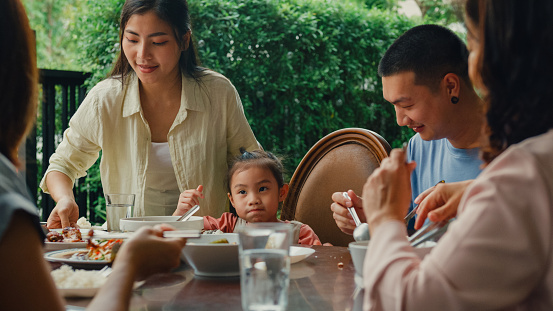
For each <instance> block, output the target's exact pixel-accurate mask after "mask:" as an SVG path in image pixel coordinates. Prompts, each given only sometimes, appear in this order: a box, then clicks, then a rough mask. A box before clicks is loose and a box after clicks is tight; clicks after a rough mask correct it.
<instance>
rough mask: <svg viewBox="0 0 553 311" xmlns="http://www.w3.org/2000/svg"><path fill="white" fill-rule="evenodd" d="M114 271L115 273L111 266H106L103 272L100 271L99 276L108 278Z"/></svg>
mask: <svg viewBox="0 0 553 311" xmlns="http://www.w3.org/2000/svg"><path fill="white" fill-rule="evenodd" d="M112 271H113V269H111V268H110V267H109V266H104V267H103V268H102V270H99V271H98V274H100V275H101V276H103V277H105V278H107V277H108V276H109V275H110V274H111V272H112Z"/></svg>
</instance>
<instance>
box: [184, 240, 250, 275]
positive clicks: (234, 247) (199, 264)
mask: <svg viewBox="0 0 553 311" xmlns="http://www.w3.org/2000/svg"><path fill="white" fill-rule="evenodd" d="M221 239H227V241H228V242H229V243H228V244H211V242H213V241H216V240H221ZM238 243H239V238H238V233H223V234H203V235H202V236H201V237H200V238H199V239H189V240H188V242H187V243H186V246H185V247H184V248H183V249H182V255H183V257H184V260H185V261H186V262H187V263H188V264H189V265H190V266H191V267H192V268H193V269H194V274H195V275H197V276H206V277H234V276H239V275H240V265H239V259H238Z"/></svg>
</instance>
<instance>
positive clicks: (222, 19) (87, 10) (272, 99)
mask: <svg viewBox="0 0 553 311" xmlns="http://www.w3.org/2000/svg"><path fill="white" fill-rule="evenodd" d="M188 1H189V6H190V10H191V16H192V25H193V40H194V42H195V43H196V47H197V49H198V53H199V56H200V59H201V60H202V61H203V65H204V66H205V67H208V68H210V69H213V70H215V71H218V72H220V73H222V74H224V75H225V76H227V77H228V78H229V79H230V80H231V81H232V82H233V84H234V85H235V86H236V88H237V90H238V92H239V94H240V96H241V98H242V102H243V105H244V108H245V112H246V117H247V118H248V121H249V122H250V124H251V127H252V129H253V131H254V133H255V134H256V136H257V138H258V140H259V141H260V142H261V144H262V145H263V146H264V148H265V149H267V150H270V151H273V152H276V153H279V154H281V155H284V156H285V158H286V159H287V161H285V166H286V168H287V171H288V176H287V178H290V177H291V174H292V173H293V172H294V170H295V168H296V166H297V164H298V163H299V162H300V160H301V158H302V157H303V156H304V155H305V153H306V152H307V151H308V150H309V148H310V147H311V146H312V145H313V144H315V143H316V142H317V141H318V140H319V139H320V138H322V137H323V136H325V135H326V134H329V133H330V132H332V131H335V130H337V129H340V128H345V127H363V128H367V129H371V130H373V131H376V132H378V133H380V134H381V135H382V136H383V137H384V138H386V139H387V140H388V141H389V142H390V144H391V145H392V146H393V147H398V146H400V145H401V143H402V142H404V141H406V140H408V139H409V138H410V137H411V136H412V135H413V133H412V131H409V130H408V129H407V128H400V127H398V126H397V124H396V122H395V115H394V111H393V106H392V105H390V104H389V103H386V102H385V101H384V99H383V98H382V94H381V93H382V92H381V81H380V78H379V77H378V75H377V66H378V62H379V60H380V58H381V56H382V54H383V53H384V51H385V50H386V48H387V47H388V46H389V45H390V44H391V43H392V42H393V40H394V39H395V38H397V37H398V36H399V35H400V34H401V33H403V32H404V31H406V30H407V29H409V28H411V27H413V26H414V25H416V24H419V23H439V24H443V25H447V24H450V23H452V22H455V21H458V14H457V13H458V10H457V11H454V10H451V9H449V7H448V5H446V4H444V3H442V1H440V0H417V2H418V4H419V7H421V10H422V11H423V13H424V14H425V15H424V17H423V18H414V19H408V18H406V17H404V16H403V15H400V14H398V13H397V9H398V1H397V0H344V1H336V0H188ZM23 2H24V3H25V6H26V8H27V12H28V14H29V18H30V21H31V25H32V27H33V28H34V29H35V30H36V32H37V50H38V64H39V67H40V68H50V69H62V70H80V71H86V72H90V73H92V77H91V79H90V80H89V81H88V82H87V86H88V87H89V88H90V87H92V86H93V85H95V84H96V83H97V82H98V81H100V80H101V79H104V78H105V77H106V76H107V74H108V73H109V71H110V69H111V67H112V64H113V61H114V59H115V58H116V56H117V53H119V51H120V47H119V39H118V29H119V23H118V19H119V15H120V12H121V7H122V5H123V2H124V0H55V1H54V0H23ZM456 14H457V15H456ZM60 134H61V133H60ZM98 162H99V161H98ZM88 173H89V174H88V176H87V177H86V178H87V179H86V182H85V183H81V184H80V185H78V186H79V187H81V190H84V191H87V192H89V193H94V192H97V193H98V194H99V196H90V198H93V199H91V202H89V206H90V207H92V206H94V208H95V209H96V212H97V213H99V215H100V217H101V216H102V215H103V214H102V213H103V212H104V202H103V196H102V193H101V183H100V178H99V171H98V163H97V164H95V165H94V166H93V167H92V168H91V169H90V170H89V171H88ZM40 177H41V176H39V179H40Z"/></svg>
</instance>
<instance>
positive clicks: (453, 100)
mask: <svg viewBox="0 0 553 311" xmlns="http://www.w3.org/2000/svg"><path fill="white" fill-rule="evenodd" d="M451 102H452V103H453V104H456V103H458V102H459V97H457V96H453V97H451Z"/></svg>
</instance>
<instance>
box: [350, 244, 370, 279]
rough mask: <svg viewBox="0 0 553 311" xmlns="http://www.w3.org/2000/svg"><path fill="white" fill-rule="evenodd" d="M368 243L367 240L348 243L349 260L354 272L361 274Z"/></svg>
mask: <svg viewBox="0 0 553 311" xmlns="http://www.w3.org/2000/svg"><path fill="white" fill-rule="evenodd" d="M368 245H369V241H361V242H351V243H349V245H348V248H349V253H350V254H351V260H352V261H353V266H354V267H355V273H356V274H358V275H360V276H362V275H363V262H364V261H365V254H366V253H367V247H368Z"/></svg>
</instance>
